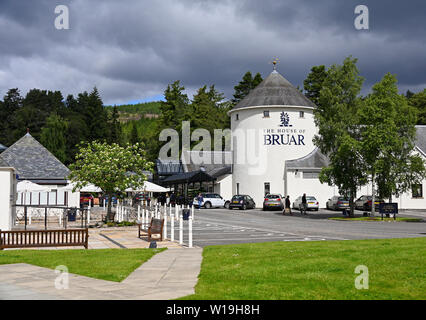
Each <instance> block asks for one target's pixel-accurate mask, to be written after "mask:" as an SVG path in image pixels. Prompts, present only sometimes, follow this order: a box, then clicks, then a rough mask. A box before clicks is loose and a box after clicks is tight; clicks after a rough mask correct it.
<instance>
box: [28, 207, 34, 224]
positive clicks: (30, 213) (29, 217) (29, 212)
mask: <svg viewBox="0 0 426 320" xmlns="http://www.w3.org/2000/svg"><path fill="white" fill-rule="evenodd" d="M32 212H33V211H32V210H31V208H30V210H29V211H28V224H31V216H32Z"/></svg>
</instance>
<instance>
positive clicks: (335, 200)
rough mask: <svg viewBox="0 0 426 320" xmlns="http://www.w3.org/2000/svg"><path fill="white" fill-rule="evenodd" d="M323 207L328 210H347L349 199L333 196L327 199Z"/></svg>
mask: <svg viewBox="0 0 426 320" xmlns="http://www.w3.org/2000/svg"><path fill="white" fill-rule="evenodd" d="M325 206H326V207H327V209H329V210H345V209H348V208H349V199H348V198H346V197H342V196H334V197H331V199H328V201H327V203H326V205H325Z"/></svg>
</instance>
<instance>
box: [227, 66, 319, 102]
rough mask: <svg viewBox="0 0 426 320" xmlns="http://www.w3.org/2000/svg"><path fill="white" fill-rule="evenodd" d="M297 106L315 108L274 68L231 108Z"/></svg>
mask: <svg viewBox="0 0 426 320" xmlns="http://www.w3.org/2000/svg"><path fill="white" fill-rule="evenodd" d="M272 105H280V106H299V107H311V108H316V106H315V104H314V103H313V102H312V101H311V100H309V99H308V98H306V97H305V96H304V95H303V94H302V93H301V92H300V91H299V90H297V89H296V88H295V87H294V86H293V85H292V84H291V83H290V82H289V81H288V80H287V79H285V78H284V77H283V76H282V75H280V74H279V73H278V72H277V71H276V70H274V71H272V73H271V74H270V75H269V76H268V77H267V78H266V79H265V80H263V81H262V82H261V83H260V84H259V85H258V86H257V87H256V88H254V89H253V90H252V91H250V93H249V94H248V95H247V96H246V97H245V98H244V99H243V100H241V101H240V102H239V103H238V104H237V105H236V106H235V107H234V109H233V110H235V109H241V108H247V107H257V106H272Z"/></svg>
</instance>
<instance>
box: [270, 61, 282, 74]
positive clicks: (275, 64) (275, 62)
mask: <svg viewBox="0 0 426 320" xmlns="http://www.w3.org/2000/svg"><path fill="white" fill-rule="evenodd" d="M271 63H272V64H273V65H274V71H275V72H277V64H278V63H280V59H278V58H274V60H272V61H271Z"/></svg>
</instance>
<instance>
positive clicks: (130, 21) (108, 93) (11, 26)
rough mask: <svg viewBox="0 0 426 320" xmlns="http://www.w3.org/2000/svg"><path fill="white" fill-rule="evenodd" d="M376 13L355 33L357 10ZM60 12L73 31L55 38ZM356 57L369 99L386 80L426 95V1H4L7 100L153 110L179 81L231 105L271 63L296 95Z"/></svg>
mask: <svg viewBox="0 0 426 320" xmlns="http://www.w3.org/2000/svg"><path fill="white" fill-rule="evenodd" d="M359 4H364V5H367V7H368V9H369V30H356V29H355V27H354V19H355V17H356V16H357V15H356V14H355V13H354V9H355V7H356V6H357V5H359ZM57 5H67V6H68V8H69V24H70V29H69V30H57V29H56V28H55V24H54V21H55V18H56V17H57V16H58V14H55V12H54V10H55V7H56V6H57ZM348 55H352V56H354V57H356V58H358V59H359V62H358V67H359V69H360V72H361V74H362V75H363V76H364V77H365V78H366V81H365V83H364V92H368V90H369V88H370V87H371V85H372V84H374V83H375V82H377V81H379V80H380V79H381V77H382V76H383V75H384V74H385V73H386V72H392V73H395V74H397V77H398V80H399V87H400V91H401V92H405V90H407V89H410V90H412V91H419V90H423V89H424V88H426V1H424V0H411V1H410V0H405V1H402V0H398V1H387V0H367V1H364V0H363V1H352V0H344V1H343V0H321V1H318V0H312V1H302V0H262V1H261V0H241V1H238V0H232V1H231V0H229V1H228V0H212V1H209V0H204V1H196V0H161V1H159V0H123V1H117V0H90V1H88V0H62V1H61V0H59V1H58V0H57V1H51V0H34V1H28V0H10V1H9V0H0V96H1V97H3V96H4V95H5V93H6V92H7V90H8V89H9V88H14V87H18V88H19V89H20V90H21V93H22V94H25V93H26V92H27V91H28V90H29V89H31V88H40V89H49V90H61V91H62V93H63V94H64V96H66V95H67V94H75V93H78V92H82V91H85V90H86V91H90V90H91V89H92V88H93V87H94V86H97V87H98V89H99V91H100V92H101V95H102V98H103V100H104V103H105V104H122V103H126V102H130V101H139V100H153V99H154V100H155V99H158V98H159V97H161V95H162V93H163V91H164V89H165V88H166V86H167V84H169V83H172V82H173V81H175V80H181V82H182V84H183V85H184V86H185V87H186V88H187V92H188V93H189V94H192V93H194V92H195V90H196V89H197V88H199V87H201V86H203V85H205V84H207V85H210V84H215V85H216V87H217V88H218V89H219V90H221V91H222V92H224V93H225V94H226V96H227V97H228V98H231V97H232V93H233V87H234V86H235V85H236V84H237V83H238V81H240V80H241V78H242V76H243V74H244V73H245V72H246V71H248V70H250V71H251V72H253V73H255V72H260V73H261V74H262V76H263V77H266V76H267V75H268V74H269V73H270V72H271V71H272V66H271V64H270V61H271V60H272V59H273V58H274V57H278V58H279V59H280V61H281V62H280V64H279V66H278V71H279V72H280V73H281V74H282V75H283V76H284V77H286V78H287V79H288V80H289V81H290V82H292V83H293V84H294V85H295V86H297V85H300V86H302V85H303V79H305V78H306V76H307V74H308V73H309V70H310V68H311V67H312V66H314V65H319V64H325V65H326V66H329V65H331V64H333V63H339V64H340V63H341V62H342V61H343V59H344V58H345V57H347V56H348Z"/></svg>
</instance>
